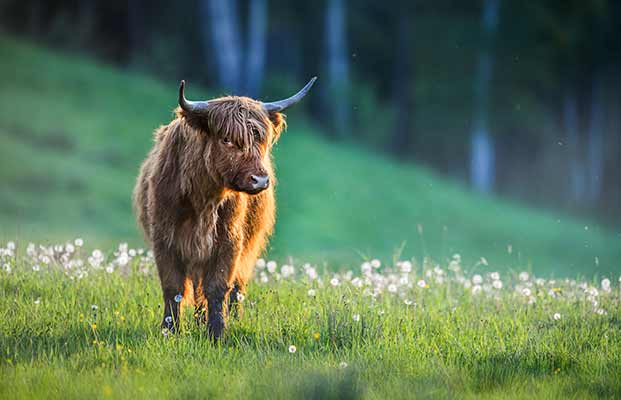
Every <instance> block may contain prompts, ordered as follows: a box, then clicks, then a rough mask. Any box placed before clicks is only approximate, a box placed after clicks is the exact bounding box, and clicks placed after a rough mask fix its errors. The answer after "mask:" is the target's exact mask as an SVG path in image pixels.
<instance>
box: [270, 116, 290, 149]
mask: <svg viewBox="0 0 621 400" xmlns="http://www.w3.org/2000/svg"><path fill="white" fill-rule="evenodd" d="M269 116H270V121H271V122H272V125H273V126H274V142H276V141H277V140H278V138H280V134H281V133H282V131H284V130H285V129H287V121H286V120H285V114H283V113H280V112H275V111H273V112H270V113H269Z"/></svg>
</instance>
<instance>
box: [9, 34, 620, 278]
mask: <svg viewBox="0 0 621 400" xmlns="http://www.w3.org/2000/svg"><path fill="white" fill-rule="evenodd" d="M0 50H1V52H2V54H3V62H2V63H1V64H0V85H1V86H2V91H0V109H2V110H3V112H2V117H1V118H0V160H1V161H0V162H1V166H2V168H0V181H2V191H0V239H2V238H4V239H7V240H8V239H15V238H20V239H22V240H23V241H27V240H44V241H46V240H47V241H54V240H57V239H59V240H60V239H70V238H72V237H75V236H82V237H84V238H87V239H89V241H90V242H94V243H97V244H99V245H103V246H109V245H111V244H112V243H116V242H119V241H128V242H130V243H133V244H138V243H140V240H141V238H140V235H139V233H138V231H137V229H136V226H135V223H134V218H133V215H132V211H131V200H130V196H131V190H132V186H133V183H134V179H135V176H136V174H137V171H138V167H139V165H140V162H141V160H142V159H143V158H144V157H145V155H146V153H147V151H148V149H149V147H150V145H151V142H152V139H151V132H152V130H153V129H154V128H155V127H157V126H158V125H160V124H164V123H167V122H168V121H169V120H170V118H171V110H172V109H173V107H174V106H175V98H176V90H177V89H176V85H177V77H174V78H173V77H171V79H170V81H169V82H167V83H166V84H163V83H161V82H157V81H154V80H152V79H149V78H146V77H144V76H141V75H139V74H138V73H136V72H131V71H122V70H119V69H115V68H112V67H109V66H105V65H100V64H97V63H94V62H91V61H88V60H85V59H83V58H81V57H79V56H77V55H67V54H63V55H59V54H54V53H52V52H50V51H47V50H44V49H41V48H38V47H35V46H32V45H29V44H26V43H23V42H20V41H16V40H14V39H10V38H7V37H3V38H0ZM319 84H321V80H320V81H319ZM189 91H190V93H189V96H192V97H201V96H204V95H205V93H204V91H201V90H200V88H197V87H196V86H195V85H192V83H191V82H190V84H189ZM283 94H284V93H283ZM301 109H303V107H301ZM289 125H290V129H289V131H287V132H286V133H285V134H284V135H283V137H282V140H281V142H280V144H279V145H278V147H277V149H276V152H275V159H276V164H277V170H278V178H279V186H278V200H279V213H278V223H277V227H276V235H275V237H274V238H273V240H272V242H271V246H270V249H269V254H270V256H272V257H275V258H278V259H280V260H284V259H287V258H288V257H293V258H296V259H300V260H313V261H319V262H323V261H325V262H328V263H330V264H331V265H334V266H335V267H338V266H339V265H342V264H344V263H348V262H351V261H357V260H359V259H360V258H364V257H382V258H388V257H390V256H391V255H392V254H394V253H395V252H396V251H397V250H398V249H403V254H404V255H408V256H422V255H432V256H433V257H434V258H436V259H439V260H445V259H447V258H448V257H450V256H451V255H452V254H453V253H454V252H460V253H461V254H463V256H464V258H465V259H467V260H469V261H471V262H472V263H474V262H475V260H477V259H479V258H480V257H485V258H486V259H487V261H488V263H489V264H490V266H491V268H494V269H500V270H507V269H511V268H518V267H520V268H521V267H527V268H531V269H532V270H533V271H536V272H545V273H550V274H560V275H563V276H564V275H567V274H580V273H583V274H589V275H590V274H593V273H605V272H611V271H619V270H620V267H619V262H618V260H619V258H620V257H621V245H620V242H621V235H620V234H619V232H618V231H616V232H612V231H610V230H606V229H602V228H600V227H598V226H597V225H595V224H592V223H590V222H588V221H579V220H576V219H572V218H570V217H567V216H561V215H554V214H552V213H548V212H543V211H537V210H532V209H528V208H526V207H523V206H520V205H516V204H510V203H508V202H506V201H503V200H500V199H497V198H493V197H486V196H482V195H477V194H474V193H471V192H469V191H468V190H467V189H465V188H464V187H462V186H460V185H458V184H455V183H451V182H447V181H444V180H442V179H440V178H438V177H437V176H435V175H434V174H433V173H431V172H430V171H428V170H425V169H423V168H420V167H418V166H415V165H403V164H400V163H397V162H395V161H392V160H389V159H386V158H384V157H382V156H379V155H376V154H374V153H373V152H372V151H369V150H362V149H359V148H357V147H356V146H355V145H353V144H352V143H330V142H327V141H324V140H322V139H321V135H319V134H318V133H317V131H316V129H315V128H314V127H313V124H312V123H310V122H309V121H308V120H305V119H304V117H303V115H302V114H292V115H291V116H290V118H289ZM419 228H420V229H419ZM421 232H422V234H421ZM509 246H511V248H512V249H513V251H512V252H511V254H509V252H508V251H507V249H508V247H509ZM596 258H597V261H596Z"/></svg>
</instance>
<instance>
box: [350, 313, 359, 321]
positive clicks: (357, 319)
mask: <svg viewBox="0 0 621 400" xmlns="http://www.w3.org/2000/svg"><path fill="white" fill-rule="evenodd" d="M351 318H352V319H353V320H354V321H355V322H358V321H360V314H354V315H352V316H351Z"/></svg>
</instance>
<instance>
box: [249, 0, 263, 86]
mask: <svg viewBox="0 0 621 400" xmlns="http://www.w3.org/2000/svg"><path fill="white" fill-rule="evenodd" d="M267 18H268V14H267V0H251V1H250V10H249V13H248V57H247V59H246V63H245V64H246V74H245V77H244V78H245V80H246V89H245V91H246V94H247V95H248V96H250V97H254V98H257V97H258V96H259V94H260V91H261V84H262V82H263V73H264V69H265V52H266V47H267V46H266V41H267Z"/></svg>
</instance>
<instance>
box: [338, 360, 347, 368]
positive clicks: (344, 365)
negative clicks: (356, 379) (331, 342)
mask: <svg viewBox="0 0 621 400" xmlns="http://www.w3.org/2000/svg"><path fill="white" fill-rule="evenodd" d="M347 366H348V364H347V363H346V362H345V361H341V363H340V364H339V368H341V369H345V368H347Z"/></svg>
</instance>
